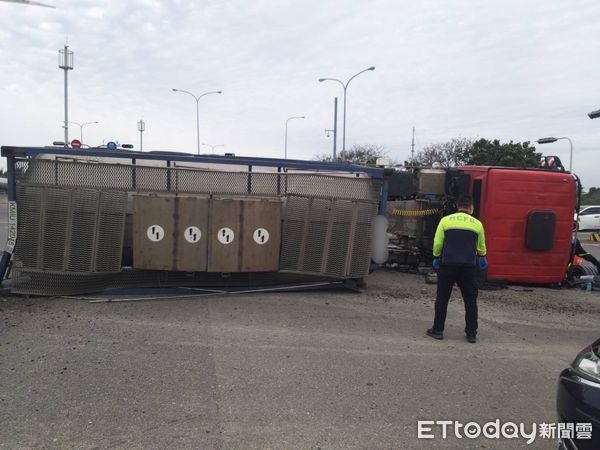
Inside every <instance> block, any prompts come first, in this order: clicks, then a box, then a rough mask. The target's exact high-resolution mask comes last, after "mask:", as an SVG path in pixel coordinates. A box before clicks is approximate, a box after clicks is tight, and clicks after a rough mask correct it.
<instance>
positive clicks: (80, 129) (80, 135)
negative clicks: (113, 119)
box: [69, 120, 100, 144]
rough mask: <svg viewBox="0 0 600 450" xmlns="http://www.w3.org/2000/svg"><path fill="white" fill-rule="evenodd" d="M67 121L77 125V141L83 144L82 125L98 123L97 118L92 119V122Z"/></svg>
mask: <svg viewBox="0 0 600 450" xmlns="http://www.w3.org/2000/svg"><path fill="white" fill-rule="evenodd" d="M69 123H73V124H75V125H77V126H79V141H81V143H82V144H83V127H84V126H86V125H91V124H94V123H100V122H98V121H97V120H94V121H93V122H83V123H79V122H73V121H69Z"/></svg>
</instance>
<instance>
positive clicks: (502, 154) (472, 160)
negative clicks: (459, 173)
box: [459, 139, 542, 167]
mask: <svg viewBox="0 0 600 450" xmlns="http://www.w3.org/2000/svg"><path fill="white" fill-rule="evenodd" d="M541 156H542V154H541V153H537V152H536V151H535V147H533V146H530V145H529V142H527V141H526V142H523V143H521V142H517V143H515V142H513V141H510V142H508V143H504V144H501V143H500V141H499V140H498V139H494V140H493V141H488V140H487V139H479V140H478V141H475V142H473V145H472V146H471V147H469V148H467V149H465V150H464V151H462V152H460V154H459V159H460V160H461V162H462V163H463V164H469V165H471V164H472V165H477V166H503V167H539V165H540V158H541Z"/></svg>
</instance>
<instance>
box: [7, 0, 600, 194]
mask: <svg viewBox="0 0 600 450" xmlns="http://www.w3.org/2000/svg"><path fill="white" fill-rule="evenodd" d="M55 4H56V6H57V9H55V10H51V9H46V8H33V7H24V6H21V5H16V4H9V3H4V2H0V15H1V16H2V17H3V19H4V20H3V30H2V31H1V32H0V33H1V34H0V38H1V40H2V46H0V60H1V61H2V63H3V70H2V72H0V101H2V104H3V105H10V107H5V108H3V109H2V110H0V136H2V140H1V142H0V143H1V144H3V145H14V144H17V145H41V144H46V143H48V142H51V141H52V140H56V139H60V138H61V137H62V129H61V122H62V119H63V107H62V101H63V98H62V95H63V91H62V89H63V79H62V72H61V71H60V70H59V69H58V67H57V51H58V48H60V47H61V46H62V45H63V44H64V42H65V38H66V37H67V36H68V39H69V43H70V47H71V49H72V50H73V51H74V52H75V69H74V70H73V71H72V72H70V73H69V78H70V82H69V90H70V102H69V103H70V119H71V120H74V121H79V122H84V121H90V120H98V121H100V124H98V125H94V126H90V127H88V128H86V131H85V135H86V140H88V142H91V143H101V142H102V140H103V139H104V140H105V139H108V138H118V139H119V140H120V141H121V142H126V141H132V142H134V143H137V142H138V139H139V136H138V133H137V128H136V123H137V121H138V120H139V118H140V117H144V120H145V121H146V123H147V128H146V130H147V131H146V133H145V135H144V142H145V148H151V147H152V148H157V149H171V150H179V151H195V106H194V103H193V100H192V99H191V98H190V97H188V96H184V95H182V94H178V93H173V92H172V91H171V88H173V87H177V88H181V89H187V90H190V91H193V92H195V93H201V92H205V91H209V90H214V89H221V90H223V91H224V93H223V95H220V96H217V95H215V96H207V97H205V98H203V99H202V100H201V104H200V106H201V108H200V132H201V140H202V141H203V142H209V143H213V144H216V143H219V144H220V143H224V144H226V145H227V147H226V149H227V150H231V151H235V152H236V153H238V154H244V155H261V156H267V155H270V156H282V154H283V137H284V136H283V133H284V125H285V119H286V118H287V117H289V116H292V115H306V116H307V119H306V120H303V121H294V123H293V126H290V134H289V150H290V154H291V155H293V156H294V157H305V158H310V157H312V156H313V155H315V154H317V153H324V152H328V151H330V149H331V138H329V139H327V138H326V137H325V132H324V130H325V128H331V127H332V115H333V111H332V103H333V97H334V96H336V95H337V96H338V97H340V115H339V118H340V124H339V125H340V129H341V106H342V103H341V97H342V90H341V87H340V86H338V85H336V84H333V83H319V82H318V81H317V79H318V78H319V77H336V78H340V79H343V80H346V79H347V78H348V77H349V76H351V75H352V74H354V73H356V72H358V71H360V70H362V69H363V68H366V67H368V66H371V65H375V66H376V67H377V69H376V70H375V71H374V72H368V73H365V74H363V75H361V76H360V77H358V78H357V79H355V80H354V81H352V84H351V85H350V87H349V89H348V123H347V142H348V146H350V145H352V144H353V143H377V144H381V145H384V146H385V147H386V148H388V150H389V152H390V154H391V155H392V156H394V157H395V158H397V159H398V160H400V161H402V160H403V159H404V158H406V157H407V155H408V154H409V153H410V138H411V130H412V126H413V125H414V126H416V128H417V132H416V141H417V149H419V148H421V147H422V146H424V145H427V144H429V143H432V142H437V141H442V140H445V139H450V138H452V137H455V136H458V135H462V136H467V137H486V138H489V139H493V138H499V139H503V140H511V139H512V140H514V141H522V140H535V139H537V138H539V137H542V136H547V135H566V136H569V137H571V138H572V139H573V143H574V146H575V157H574V166H575V170H576V171H577V172H578V173H579V175H580V176H581V178H582V180H583V182H584V184H585V185H587V186H592V185H596V186H598V185H600V171H598V170H597V169H596V168H597V167H598V166H599V165H600V153H599V152H597V151H596V149H597V148H598V145H599V144H600V121H591V120H589V119H588V118H587V116H586V113H587V112H589V111H591V110H593V109H597V108H600V96H598V95H597V94H596V92H597V83H598V79H599V75H600V74H599V72H600V60H598V58H597V54H598V48H597V41H596V40H595V39H594V36H595V34H596V31H597V28H598V25H599V19H600V4H598V3H597V2H594V1H592V0H577V1H572V2H568V3H565V2H561V1H558V0H554V1H541V0H535V1H530V2H522V1H516V0H504V1H500V0H495V1H484V0H478V1H460V0H453V1H445V2H440V1H432V0H429V1H421V2H409V1H391V0H389V1H387V0H385V1H384V0H373V1H370V2H358V1H355V2H348V1H341V0H329V1H316V0H307V1H304V2H292V1H271V0H269V1H267V0H262V1H242V0H228V1H225V0H223V1H203V2H194V1H164V2H163V1H160V2H159V1H154V0H136V1H130V2H121V1H115V0H110V1H101V2H98V1H91V0H85V1H79V2H67V1H63V2H59V1H56V2H55ZM73 131H76V132H78V130H73ZM74 135H76V134H74ZM339 141H340V144H341V136H340V139H339ZM539 149H540V150H543V151H544V152H548V153H550V152H551V153H556V154H558V155H559V156H561V158H562V159H563V161H567V160H568V143H566V142H564V141H560V142H558V143H556V144H553V145H548V146H540V147H539Z"/></svg>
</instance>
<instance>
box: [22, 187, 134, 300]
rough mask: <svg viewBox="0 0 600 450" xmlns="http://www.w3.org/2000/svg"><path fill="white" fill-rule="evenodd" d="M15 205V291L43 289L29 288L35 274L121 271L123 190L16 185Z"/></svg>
mask: <svg viewBox="0 0 600 450" xmlns="http://www.w3.org/2000/svg"><path fill="white" fill-rule="evenodd" d="M17 204H18V205H19V221H18V239H17V245H16V247H15V254H14V262H13V270H12V278H13V286H14V291H15V292H21V291H23V292H32V288H34V289H33V291H35V292H38V291H39V289H40V288H43V286H42V287H37V288H36V287H35V286H33V285H35V282H34V279H35V278H36V276H37V278H40V277H41V276H42V275H35V274H36V273H37V274H43V273H47V275H43V276H44V277H49V276H50V275H51V274H53V273H55V274H71V275H73V276H75V275H76V274H77V275H78V276H77V277H76V278H79V279H85V276H87V275H90V276H91V275H96V274H98V273H103V274H106V273H109V272H112V273H118V272H119V271H120V270H121V253H122V247H123V232H124V229H125V227H124V223H125V209H126V206H127V194H126V193H125V192H119V191H99V190H91V189H67V188H57V187H46V188H40V187H35V186H27V185H18V186H17ZM82 276H83V277H82ZM64 282H65V281H64V280H63V281H62V282H61V283H64ZM66 282H67V284H68V280H66ZM47 289H48V290H52V289H53V287H52V285H51V284H50V285H48V286H47Z"/></svg>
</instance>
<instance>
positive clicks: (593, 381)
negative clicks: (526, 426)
mask: <svg viewBox="0 0 600 450" xmlns="http://www.w3.org/2000/svg"><path fill="white" fill-rule="evenodd" d="M556 408H557V410H558V418H559V421H560V422H562V423H564V424H573V425H568V426H570V427H573V432H572V433H570V436H562V437H561V436H559V438H560V444H561V448H562V449H569V450H570V449H579V450H586V449H594V450H598V449H600V339H598V340H597V341H596V342H594V343H593V344H592V345H590V346H588V347H586V348H585V349H583V350H582V351H581V353H579V355H577V358H575V361H573V363H572V364H571V367H569V368H568V369H565V370H563V371H562V373H561V374H560V378H559V380H558V393H557V398H556ZM590 424H591V426H590ZM566 434H569V433H566Z"/></svg>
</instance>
